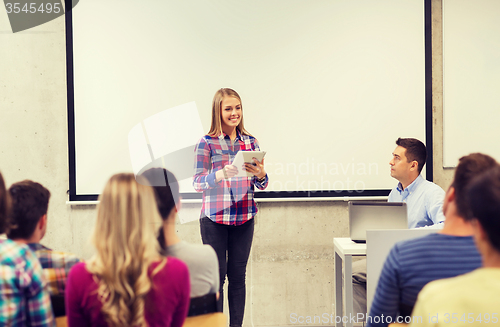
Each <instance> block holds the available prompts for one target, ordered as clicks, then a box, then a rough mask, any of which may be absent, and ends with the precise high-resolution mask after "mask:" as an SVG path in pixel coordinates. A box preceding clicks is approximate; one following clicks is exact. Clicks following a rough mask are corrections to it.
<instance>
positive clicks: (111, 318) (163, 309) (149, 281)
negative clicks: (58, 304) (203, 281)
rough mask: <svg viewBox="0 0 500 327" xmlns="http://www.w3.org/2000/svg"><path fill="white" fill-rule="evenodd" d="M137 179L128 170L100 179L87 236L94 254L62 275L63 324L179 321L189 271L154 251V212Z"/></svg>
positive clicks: (151, 200) (152, 202)
mask: <svg viewBox="0 0 500 327" xmlns="http://www.w3.org/2000/svg"><path fill="white" fill-rule="evenodd" d="M142 184H146V183H142ZM142 184H140V183H138V182H136V180H135V177H134V175H133V174H118V175H114V176H113V177H111V179H110V180H109V181H108V183H107V184H106V186H105V188H104V191H103V194H102V195H101V196H100V204H99V207H98V210H97V221H96V226H95V230H94V235H93V243H94V246H95V247H96V250H97V253H96V255H95V256H94V257H93V258H92V259H90V260H89V261H88V262H87V263H86V264H85V263H80V264H77V265H76V266H74V267H73V269H72V270H71V272H70V275H69V278H68V285H67V288H66V313H67V317H68V323H69V326H71V327H73V326H92V327H94V326H133V327H137V326H149V327H153V326H172V327H180V326H182V324H183V322H184V319H185V317H186V315H187V311H188V308H189V292H190V284H189V273H188V270H187V267H186V265H185V264H184V263H183V262H182V261H179V260H178V259H175V258H171V257H169V258H162V257H161V256H160V255H159V254H158V250H159V246H158V242H157V241H156V236H155V232H154V223H155V222H159V221H160V217H159V214H158V211H157V209H156V202H155V197H154V193H153V190H152V189H151V187H149V186H145V185H142Z"/></svg>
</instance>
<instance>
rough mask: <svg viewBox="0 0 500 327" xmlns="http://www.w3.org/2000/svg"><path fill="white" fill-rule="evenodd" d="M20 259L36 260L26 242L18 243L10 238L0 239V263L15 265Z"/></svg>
mask: <svg viewBox="0 0 500 327" xmlns="http://www.w3.org/2000/svg"><path fill="white" fill-rule="evenodd" d="M20 260H21V261H22V260H37V259H36V257H35V256H34V254H33V252H32V251H31V250H30V248H29V247H28V246H27V245H26V244H19V243H17V242H14V241H12V240H10V239H2V240H0V264H2V265H16V264H17V263H18V262H19V261H20Z"/></svg>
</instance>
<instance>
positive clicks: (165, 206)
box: [141, 168, 179, 220]
mask: <svg viewBox="0 0 500 327" xmlns="http://www.w3.org/2000/svg"><path fill="white" fill-rule="evenodd" d="M141 176H142V177H144V178H145V179H147V181H148V185H150V186H152V187H153V189H154V192H155V195H156V202H157V204H158V211H159V212H160V215H161V217H162V219H163V220H165V219H167V218H168V216H169V215H170V213H171V212H172V210H173V209H174V208H175V207H176V205H177V202H178V201H179V183H178V182H177V178H175V176H174V174H172V173H171V172H170V171H168V170H167V169H164V168H151V169H149V170H147V171H146V172H144V173H143V174H142V175H141Z"/></svg>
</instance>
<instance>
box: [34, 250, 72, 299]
mask: <svg viewBox="0 0 500 327" xmlns="http://www.w3.org/2000/svg"><path fill="white" fill-rule="evenodd" d="M28 246H29V247H30V249H31V251H33V253H35V255H36V256H37V258H38V260H39V261H40V263H41V264H42V268H43V277H44V279H45V281H46V282H47V286H48V290H49V293H50V295H64V290H65V289H66V281H67V280H68V275H69V271H70V270H71V268H72V267H73V266H74V265H76V264H77V263H78V262H80V259H78V258H77V257H76V256H75V255H74V254H71V253H64V252H58V251H52V250H51V249H49V248H48V247H45V246H43V245H42V244H40V243H30V244H28Z"/></svg>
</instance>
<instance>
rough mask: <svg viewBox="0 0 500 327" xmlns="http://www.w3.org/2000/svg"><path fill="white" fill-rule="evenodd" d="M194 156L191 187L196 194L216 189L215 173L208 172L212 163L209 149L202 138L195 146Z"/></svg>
mask: <svg viewBox="0 0 500 327" xmlns="http://www.w3.org/2000/svg"><path fill="white" fill-rule="evenodd" d="M195 155H196V157H195V163H194V165H195V167H194V177H193V187H194V189H195V190H196V192H203V191H204V190H208V189H211V188H215V187H217V185H218V182H217V180H216V172H215V171H212V172H209V171H210V170H211V166H212V162H211V156H210V148H209V146H208V144H207V142H206V140H205V138H202V139H201V140H200V142H199V143H198V145H197V146H196V150H195Z"/></svg>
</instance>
